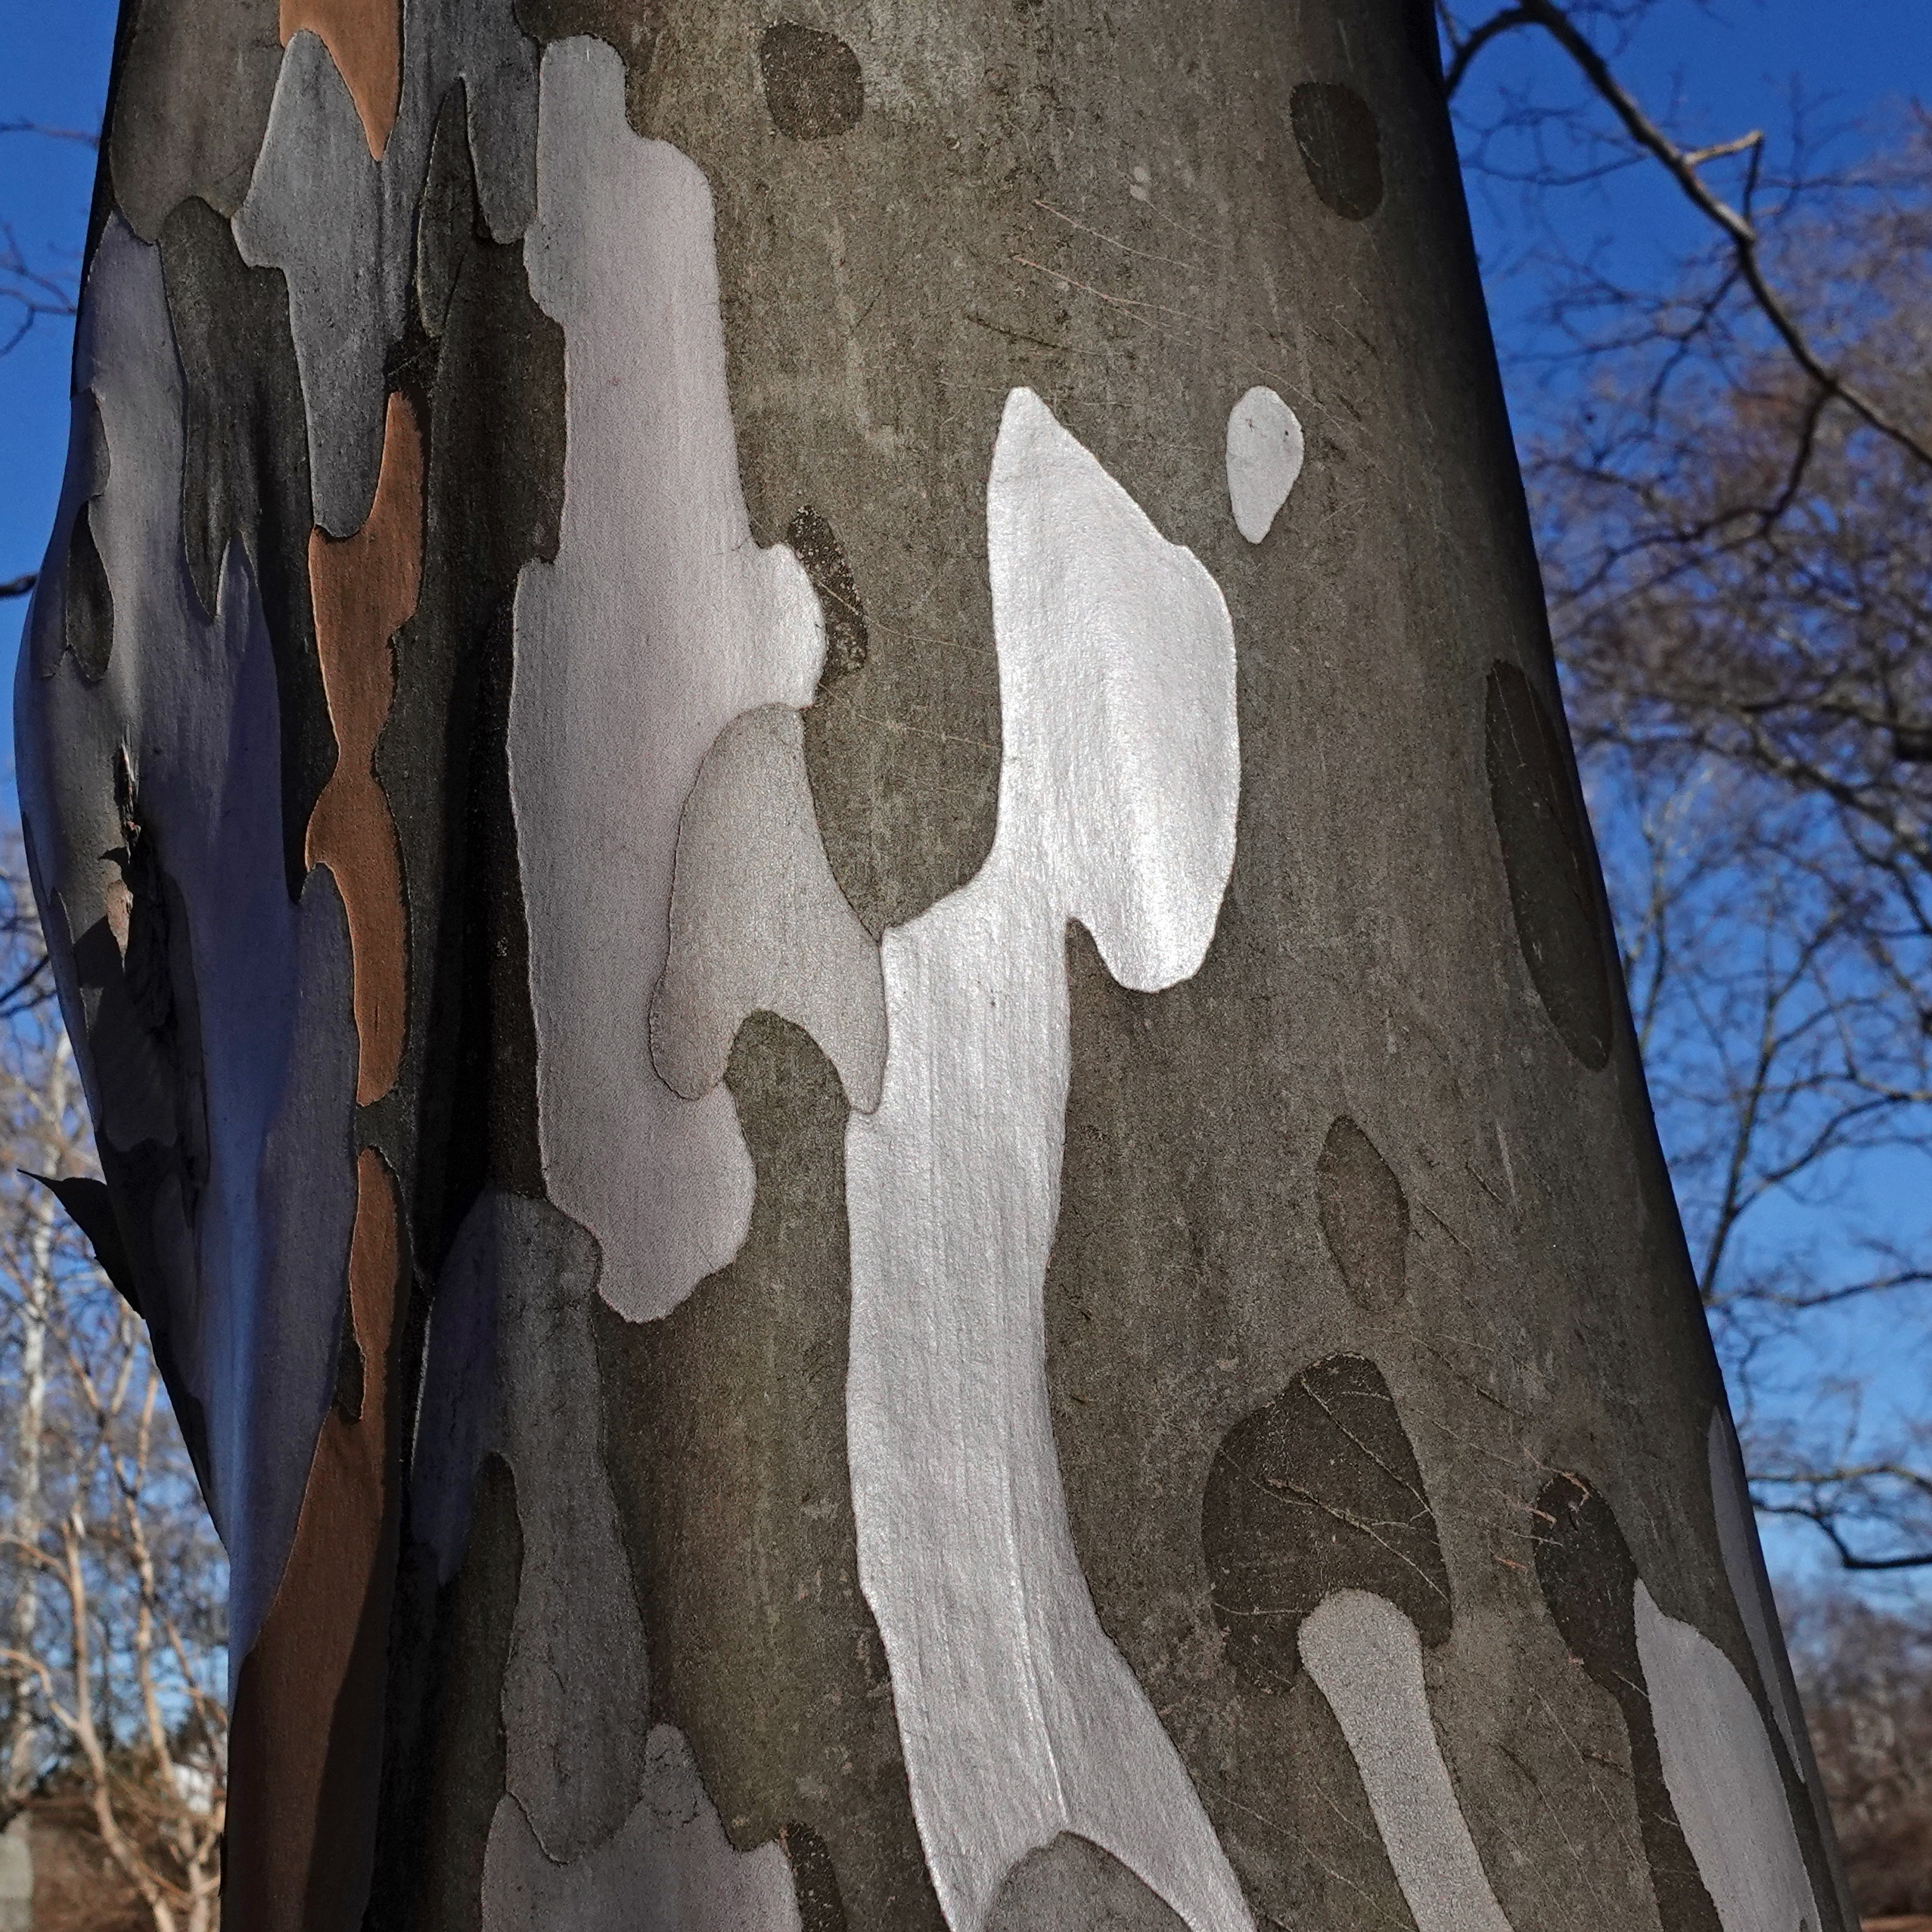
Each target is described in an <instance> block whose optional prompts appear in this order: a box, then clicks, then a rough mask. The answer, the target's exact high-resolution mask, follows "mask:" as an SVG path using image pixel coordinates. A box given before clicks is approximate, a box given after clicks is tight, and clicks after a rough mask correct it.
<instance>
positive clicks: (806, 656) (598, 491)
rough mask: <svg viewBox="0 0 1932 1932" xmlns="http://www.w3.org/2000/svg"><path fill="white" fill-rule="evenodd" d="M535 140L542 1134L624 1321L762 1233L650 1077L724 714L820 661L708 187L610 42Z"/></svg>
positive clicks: (577, 73)
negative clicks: (654, 1032) (550, 471)
mask: <svg viewBox="0 0 1932 1932" xmlns="http://www.w3.org/2000/svg"><path fill="white" fill-rule="evenodd" d="M526 252H527V257H528V260H529V263H530V287H531V290H532V293H533V294H534V296H535V297H536V300H537V302H538V303H539V305H540V306H542V309H543V310H544V312H545V313H546V314H547V315H550V316H551V317H552V318H554V319H555V320H556V321H558V322H560V323H561V324H562V325H563V328H564V372H565V387H566V394H567V406H568V411H569V421H568V431H569V440H568V443H567V446H566V454H565V457H564V510H563V523H562V533H561V542H560V545H559V547H558V556H557V561H556V562H555V563H554V564H542V563H534V564H528V565H526V567H525V568H524V570H523V576H522V577H521V579H520V582H519V584H518V587H517V612H516V626H517V643H516V669H515V672H514V677H513V681H512V685H511V700H510V731H509V749H510V786H511V800H512V803H513V805H514V809H515V812H516V818H517V837H518V842H519V850H520V853H521V859H522V870H523V884H524V891H525V895H526V901H527V905H528V911H529V921H530V982H531V992H532V995H533V1005H534V1007H535V1009H536V1035H537V1049H538V1051H537V1109H538V1129H539V1139H540V1142H541V1145H542V1155H543V1164H544V1173H545V1182H546V1185H547V1186H548V1189H549V1192H550V1194H551V1199H552V1200H554V1201H555V1202H556V1203H557V1204H558V1207H561V1208H562V1209H563V1210H564V1212H565V1213H567V1214H569V1215H570V1216H571V1217H572V1218H573V1219H575V1220H577V1221H579V1222H582V1224H583V1225H585V1226H586V1227H587V1228H589V1229H590V1231H591V1232H592V1234H594V1235H595V1236H596V1238H597V1240H598V1244H599V1245H600V1246H601V1248H602V1250H603V1254H604V1274H603V1278H602V1282H601V1288H602V1292H603V1294H604V1297H605V1299H606V1300H608V1301H609V1302H610V1304H611V1306H613V1307H614V1308H615V1309H617V1310H618V1312H620V1313H621V1314H623V1315H626V1316H628V1317H629V1318H630V1319H632V1320H633V1321H638V1320H645V1319H651V1318H654V1317H656V1316H658V1315H665V1314H667V1313H669V1311H670V1310H671V1309H673V1308H674V1307H676V1306H677V1304H678V1303H679V1302H680V1301H682V1300H683V1299H684V1297H685V1296H686V1295H688V1294H689V1293H690V1292H691V1290H692V1289H693V1288H694V1287H696V1286H697V1284H698V1282H699V1281H701V1280H702V1279H703V1278H704V1276H705V1275H708V1274H710V1272H712V1271H713V1269H717V1268H719V1267H722V1266H724V1264H725V1263H727V1262H728V1261H729V1260H731V1256H733V1255H734V1254H735V1253H737V1251H738V1247H739V1245H740V1244H741V1242H742V1241H743V1240H744V1236H745V1233H746V1231H747V1228H749V1226H750V1215H751V1201H752V1192H753V1174H752V1167H751V1160H750V1156H749V1154H747V1152H746V1151H745V1148H744V1141H743V1139H742V1138H741V1135H740V1134H739V1132H738V1115H737V1110H736V1109H735V1107H734V1105H733V1104H732V1101H731V1095H730V1093H729V1092H728V1090H727V1089H725V1088H723V1087H722V1086H719V1087H713V1089H711V1090H710V1092H707V1093H706V1094H705V1095H704V1098H702V1099H700V1100H698V1101H687V1100H685V1099H682V1098H680V1097H679V1095H677V1094H676V1093H675V1092H672V1089H670V1088H669V1086H666V1084H665V1083H664V1082H663V1080H661V1079H660V1078H659V1077H658V1076H657V1073H656V1072H655V1071H654V1069H653V1067H652V1064H651V1052H650V1042H649V1028H648V1024H647V1020H646V1013H645V1007H646V1002H648V999H649V998H650V996H651V988H652V987H653V986H655V984H656V983H657V980H658V978H659V976H660V974H661V973H662V971H663V968H664V965H665V962H666V955H667V952H668V944H669V928H670V905H671V887H672V863H673V856H674V853H675V851H676V843H677V837H678V821H679V813H680V812H681V810H682V807H683V805H684V803H685V799H686V797H688V795H689V794H690V792H691V787H692V786H693V785H694V783H695V782H696V781H697V775H698V770H699V767H700V765H701V764H702V763H703V761H704V756H705V753H707V751H708V750H710V747H711V746H712V744H713V741H714V740H716V738H717V736H718V735H719V732H720V731H722V730H723V729H724V728H725V725H728V723H729V722H731V719H733V718H735V717H736V716H738V714H739V713H741V712H743V711H747V710H753V709H755V708H756V707H759V706H761V705H766V704H789V705H792V706H795V707H802V706H804V705H806V704H809V703H810V702H811V700H812V692H813V690H814V688H815V685H816V682H817V679H818V669H819V666H820V665H821V663H822V661H823V659H824V656H825V631H824V626H823V624H822V620H821V619H820V616H819V611H818V600H817V598H816V597H815V595H814V594H813V592H812V586H811V584H810V582H809V579H807V578H806V574H805V570H804V568H803V566H802V565H801V564H800V563H799V561H798V560H797V558H796V557H794V555H793V554H792V553H791V551H789V550H788V549H787V548H784V546H783V545H775V546H774V547H773V548H770V549H763V548H759V545H756V543H754V542H753V541H752V538H751V532H750V524H749V521H748V520H747V516H746V512H745V507H744V492H743V491H742V489H741V487H740V485H739V481H738V451H737V444H736V440H735V435H734V432H733V429H732V424H731V406H730V402H729V399H728V396H727V394H726V391H725V337H724V328H723V324H722V320H721V319H720V314H719V294H718V274H717V266H716V259H715V256H714V253H713V239H712V213H711V194H710V189H709V188H708V187H707V185H706V183H705V179H704V175H703V173H702V172H700V169H698V167H697V165H696V164H695V163H693V162H692V161H691V160H688V159H687V158H686V157H685V156H684V155H683V154H680V153H679V151H678V150H677V149H676V148H672V147H670V146H669V145H667V144H666V143H664V142H663V141H645V140H641V139H639V138H638V136H636V135H634V134H632V132H631V131H630V129H629V127H628V126H626V123H625V120H624V95H623V63H622V62H621V61H620V59H619V58H618V57H617V54H616V53H615V52H614V51H613V50H612V49H611V48H609V47H607V46H606V45H604V43H603V42H601V41H595V40H588V39H573V40H567V41H561V42H554V43H553V44H552V45H551V47H550V48H548V51H546V52H545V55H544V58H543V67H542V103H541V106H540V108H539V135H538V159H537V214H536V219H535V220H534V221H533V223H532V225H531V227H530V234H529V236H528V238H527V241H526Z"/></svg>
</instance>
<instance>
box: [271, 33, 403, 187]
mask: <svg viewBox="0 0 1932 1932" xmlns="http://www.w3.org/2000/svg"><path fill="white" fill-rule="evenodd" d="M401 14H402V0H281V44H282V45H284V47H286V46H287V45H288V43H289V42H290V40H291V39H294V36H295V35H296V34H297V33H298V32H300V30H302V29H303V28H304V27H307V28H309V30H312V32H313V33H315V35H316V36H318V38H319V39H320V40H321V43H322V45H324V46H325V47H326V48H328V50H329V53H330V54H331V57H333V58H334V61H335V64H336V66H337V68H338V69H339V70H340V72H341V74H342V77H343V79H344V80H345V81H346V82H347V83H348V87H349V95H350V96H351V98H353V100H354V101H355V103H356V113H358V114H359V115H360V116H362V131H363V132H364V133H365V135H367V136H368V142H369V156H370V158H371V160H376V161H380V160H381V159H382V157H383V150H384V148H386V147H387V146H388V144H389V135H390V129H392V128H393V127H394V126H395V125H396V106H397V101H398V96H399V94H400V92H401V90H402V19H401Z"/></svg>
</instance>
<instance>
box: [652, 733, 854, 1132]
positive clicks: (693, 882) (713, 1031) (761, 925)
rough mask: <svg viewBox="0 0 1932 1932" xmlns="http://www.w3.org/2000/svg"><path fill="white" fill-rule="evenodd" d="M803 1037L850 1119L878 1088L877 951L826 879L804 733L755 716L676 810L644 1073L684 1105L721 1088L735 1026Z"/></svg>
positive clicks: (722, 737)
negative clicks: (830, 1074) (815, 1048)
mask: <svg viewBox="0 0 1932 1932" xmlns="http://www.w3.org/2000/svg"><path fill="white" fill-rule="evenodd" d="M761 1010H762V1011H765V1012H768V1013H775V1014H778V1016H779V1017H781V1019H785V1020H791V1022H792V1023H794V1025H795V1026H800V1027H803V1028H804V1029H805V1030H806V1032H808V1033H810V1034H811V1035H812V1038H813V1039H815V1040H816V1041H817V1042H818V1044H819V1045H820V1046H821V1047H822V1048H824V1049H825V1053H826V1055H828V1058H830V1059H831V1062H832V1064H833V1065H834V1067H837V1069H838V1073H839V1078H840V1080H841V1081H842V1082H843V1083H844V1086H845V1092H846V1099H847V1100H848V1101H850V1104H852V1105H853V1106H854V1107H857V1108H858V1109H859V1110H860V1112H862V1113H866V1114H869V1113H870V1112H871V1110H872V1109H873V1108H874V1107H877V1105H878V1104H879V1083H880V1082H881V1080H882V1079H884V1076H885V1059H886V994H885V980H884V974H883V973H882V972H881V970H880V966H879V949H878V948H877V946H875V945H874V943H872V940H871V936H870V935H869V934H868V933H867V932H866V930H865V927H863V926H862V925H861V924H859V918H858V915H857V914H856V913H855V912H853V909H852V908H851V907H850V905H847V904H846V902H845V897H844V895H843V893H840V890H839V889H838V884H837V881H836V880H834V878H833V877H832V868H831V863H830V862H829V861H828V859H827V858H826V857H825V843H824V841H823V840H822V839H821V838H820V837H819V836H818V820H817V818H815V816H814V815H813V813H812V788H811V786H810V784H809V782H808V781H807V780H806V775H805V728H804V726H803V724H802V723H801V722H800V719H799V715H798V713H797V712H796V711H794V710H791V707H789V706H787V705H783V704H768V705H766V706H764V707H762V708H761V709H760V710H756V711H747V713H745V714H744V716H742V717H741V718H736V719H733V720H732V721H731V723H730V724H728V725H726V726H725V728H724V730H723V731H721V732H720V733H719V736H718V741H717V743H716V744H714V745H713V747H711V750H710V753H708V754H707V756H706V758H705V760H704V765H703V766H702V768H701V769H700V771H699V772H698V775H697V784H696V785H694V787H692V790H691V797H690V798H689V799H688V800H687V801H686V802H685V809H684V816H683V818H682V822H681V823H680V825H679V828H678V856H677V869H676V875H675V877H674V880H673V882H672V889H671V949H670V955H669V958H668V959H667V960H666V964H665V967H664V977H663V979H661V980H660V981H659V982H658V986H657V996H656V997H655V998H654V999H653V1000H652V1002H651V1058H652V1059H653V1060H654V1061H655V1062H656V1063H657V1070H658V1072H659V1073H661V1074H662V1075H663V1077H664V1079H665V1080H666V1082H668V1083H669V1085H670V1086H672V1088H674V1089H676V1091H677V1092H679V1093H681V1094H682V1095H684V1097H685V1098H686V1099H687V1100H697V1099H699V1098H701V1097H702V1096H703V1095H704V1094H706V1093H707V1092H709V1091H710V1089H712V1088H713V1087H715V1086H716V1085H717V1084H718V1082H719V1081H720V1080H722V1079H723V1078H724V1077H725V1061H726V1060H727V1059H728V1058H729V1056H730V1054H731V1041H732V1039H734V1038H735V1036H736V1034H737V1033H738V1027H739V1023H741V1021H742V1020H744V1018H745V1017H746V1015H747V1014H751V1013H754V1012H757V1011H761Z"/></svg>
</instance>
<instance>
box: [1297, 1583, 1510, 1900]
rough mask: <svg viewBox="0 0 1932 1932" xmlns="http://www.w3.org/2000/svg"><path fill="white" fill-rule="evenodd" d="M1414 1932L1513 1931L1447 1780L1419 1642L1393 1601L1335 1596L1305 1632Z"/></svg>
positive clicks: (1307, 1652)
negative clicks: (1399, 1887) (1378, 1830)
mask: <svg viewBox="0 0 1932 1932" xmlns="http://www.w3.org/2000/svg"><path fill="white" fill-rule="evenodd" d="M1300 1646H1301V1660H1302V1662H1303V1663H1304V1664H1305V1665H1306V1666H1307V1667H1308V1674H1309V1676H1311V1677H1312V1678H1313V1679H1314V1680H1315V1685H1316V1687H1317V1688H1319V1690H1320V1691H1321V1693H1322V1695H1323V1696H1324V1697H1326V1698H1327V1699H1328V1708H1329V1709H1330V1710H1332V1711H1333V1712H1334V1713H1335V1722H1337V1723H1338V1724H1339V1725H1340V1726H1341V1727H1342V1735H1343V1737H1345V1738H1347V1740H1348V1747H1349V1750H1350V1752H1351V1753H1353V1756H1354V1758H1355V1763H1356V1769H1357V1770H1358V1771H1359V1772H1361V1774H1362V1786H1363V1788H1364V1789H1365V1791H1367V1792H1368V1809H1370V1810H1371V1812H1374V1815H1375V1822H1376V1824H1377V1825H1378V1827H1379V1828H1380V1829H1381V1834H1382V1843H1383V1846H1384V1848H1385V1849H1386V1850H1387V1853H1388V1854H1389V1862H1390V1864H1391V1865H1393V1866H1394V1868H1395V1874H1396V1883H1397V1884H1399V1885H1400V1886H1401V1887H1402V1896H1403V1897H1404V1898H1405V1899H1407V1900H1408V1902H1409V1910H1410V1911H1411V1912H1412V1913H1413V1914H1414V1915H1415V1924H1416V1932H1509V1921H1508V1920H1507V1919H1506V1918H1504V1916H1503V1914H1502V1906H1499V1905H1498V1904H1497V1903H1496V1893H1494V1892H1492V1890H1490V1889H1489V1878H1488V1877H1487V1875H1486V1874H1485V1873H1484V1871H1483V1862H1482V1860H1481V1859H1480V1858H1479V1857H1477V1853H1476V1847H1475V1845H1474V1842H1473V1841H1472V1840H1471V1838H1470V1836H1469V1827H1468V1825H1467V1824H1466V1823H1465V1822H1464V1820H1463V1816H1462V1807H1461V1805H1459V1804H1458V1803H1457V1802H1456V1797H1455V1788H1454V1787H1453V1786H1452V1784H1450V1782H1449V1767H1448V1766H1447V1765H1446V1764H1445V1763H1443V1750H1442V1746H1441V1745H1440V1744H1439V1743H1438V1742H1437V1739H1436V1727H1435V1723H1434V1721H1433V1719H1431V1718H1430V1715H1429V1692H1428V1686H1427V1684H1426V1682H1424V1678H1423V1675H1422V1640H1421V1638H1420V1637H1419V1636H1418V1635H1417V1634H1416V1630H1415V1625H1414V1624H1413V1623H1411V1622H1410V1621H1409V1619H1408V1618H1407V1617H1405V1616H1404V1615H1403V1614H1402V1612H1401V1611H1399V1610H1398V1609H1397V1608H1396V1607H1395V1605H1394V1604H1392V1603H1390V1601H1389V1600H1388V1599H1387V1598H1386V1597H1378V1596H1375V1595H1371V1593H1370V1592H1368V1591H1366V1590H1337V1591H1336V1592H1335V1593H1334V1595H1332V1596H1330V1597H1328V1598H1325V1599H1324V1600H1323V1601H1322V1605H1321V1607H1320V1608H1319V1609H1318V1610H1317V1611H1315V1613H1314V1614H1313V1615H1312V1616H1311V1617H1309V1618H1308V1619H1307V1620H1306V1622H1304V1623H1303V1625H1302V1626H1301V1633H1300Z"/></svg>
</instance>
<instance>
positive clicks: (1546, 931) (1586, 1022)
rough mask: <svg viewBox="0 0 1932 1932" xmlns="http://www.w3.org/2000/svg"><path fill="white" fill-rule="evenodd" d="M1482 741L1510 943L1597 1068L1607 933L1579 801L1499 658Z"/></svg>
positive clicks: (1523, 687)
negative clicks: (1512, 934)
mask: <svg viewBox="0 0 1932 1932" xmlns="http://www.w3.org/2000/svg"><path fill="white" fill-rule="evenodd" d="M1483 737H1484V747H1485V750H1484V762H1485V763H1486V766H1487V767H1488V770H1489V806H1490V809H1491V810H1492V812H1494V814H1495V815H1496V836H1497V837H1498V839H1499V840H1500V841H1501V843H1502V862H1503V870H1504V871H1505V873H1506V874H1508V880H1509V904H1510V910H1511V913H1512V914H1513V915H1514V918H1515V921H1516V938H1517V944H1518V945H1519V946H1520V947H1521V949H1522V952H1523V959H1524V964H1526V965H1527V967H1528V968H1529V969H1530V979H1531V980H1533V982H1534V983H1535V985H1536V993H1537V996H1538V997H1539V999H1541V1000H1542V1003H1543V1010H1544V1011H1545V1012H1546V1013H1548V1015H1549V1016H1550V1019H1551V1020H1552V1023H1554V1024H1555V1027H1556V1030H1557V1031H1558V1033H1561V1035H1562V1036H1563V1041H1564V1045H1566V1046H1567V1047H1568V1048H1569V1049H1570V1051H1571V1052H1572V1053H1573V1054H1574V1055H1576V1058H1578V1059H1579V1060H1580V1061H1582V1062H1583V1064H1584V1065H1585V1066H1586V1067H1589V1069H1590V1070H1592V1072H1593V1073H1594V1072H1595V1071H1596V1070H1598V1069H1599V1068H1600V1067H1603V1066H1604V1064H1606V1063H1607V1061H1608V1060H1609V1058H1610V1030H1611V1002H1610V972H1609V968H1608V967H1607V964H1606V963H1605V959H1604V952H1605V948H1606V946H1607V943H1608V935H1607V933H1605V931H1604V927H1603V920H1602V915H1601V912H1599V910H1598V899H1597V892H1596V883H1595V879H1594V877H1592V873H1591V870H1590V867H1589V863H1588V861H1587V859H1586V856H1585V855H1586V853H1587V851H1588V850H1589V846H1588V843H1587V841H1586V838H1585V836H1584V826H1583V806H1582V803H1581V801H1580V800H1579V798H1578V797H1577V795H1576V786H1575V784H1574V783H1573V781H1572V779H1571V778H1570V766H1569V761H1568V759H1567V757H1566V756H1565V754H1564V747H1563V741H1562V738H1561V736H1560V735H1558V731H1557V728H1556V725H1555V722H1553V721H1552V719H1551V717H1550V715H1549V713H1548V711H1547V710H1545V708H1544V706H1543V703H1542V700H1541V699H1540V698H1539V697H1537V695H1536V692H1535V691H1533V689H1532V688H1530V681H1529V679H1527V678H1526V677H1525V676H1524V675H1523V673H1522V672H1520V670H1518V669H1517V667H1516V666H1514V664H1508V663H1503V662H1502V661H1501V660H1498V662H1497V663H1496V664H1495V665H1494V666H1492V667H1491V669H1490V672H1489V697H1488V701H1487V704H1486V707H1485V711H1484V719H1483Z"/></svg>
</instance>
